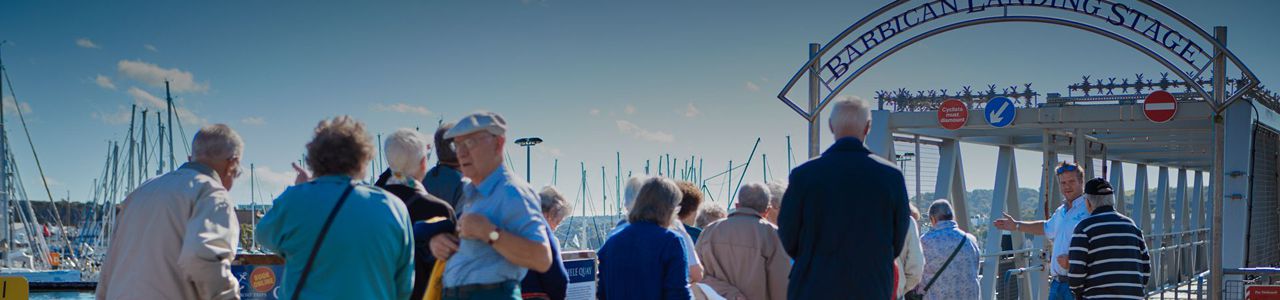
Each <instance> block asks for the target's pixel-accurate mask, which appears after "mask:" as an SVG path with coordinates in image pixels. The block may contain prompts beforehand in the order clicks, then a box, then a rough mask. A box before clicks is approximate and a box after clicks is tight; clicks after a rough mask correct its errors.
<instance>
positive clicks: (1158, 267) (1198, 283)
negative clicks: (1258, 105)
mask: <svg viewBox="0 0 1280 300" xmlns="http://www.w3.org/2000/svg"><path fill="white" fill-rule="evenodd" d="M1208 235H1209V229H1207V228H1202V229H1193V230H1185V231H1179V232H1170V233H1159V234H1150V235H1146V236H1145V238H1146V242H1147V246H1148V250H1147V251H1148V253H1149V254H1150V255H1151V279H1150V281H1149V283H1148V286H1147V297H1148V298H1149V299H1205V298H1207V296H1208V283H1209V282H1208V260H1207V259H1208V257H1209V256H1208V250H1209V249H1208V237H1209V236H1208ZM1044 252H1045V249H1041V248H1023V249H1015V250H1006V251H999V252H994V253H987V254H982V255H981V256H980V258H981V259H982V260H983V261H984V262H985V261H986V260H989V259H998V261H999V262H1001V264H997V266H1000V265H1006V264H1005V263H1007V262H1014V263H1015V264H1018V263H1020V264H1021V265H1024V267H1010V268H1008V269H1007V270H1003V271H1002V272H995V274H996V276H998V277H997V278H996V282H1017V284H1018V287H1017V290H1019V291H1027V290H1029V289H1030V288H1031V287H1030V286H1026V285H1025V283H1024V282H1022V281H1018V280H1017V279H1020V277H1021V276H1026V275H1027V274H1029V273H1030V272H1032V271H1039V272H1045V273H1041V274H1047V266H1048V265H1047V264H1048V263H1052V262H1049V261H1047V260H1046V258H1045V257H1044ZM1006 266H1007V265H1006ZM1002 269H1004V268H1002ZM1276 274H1280V273H1276ZM1273 275H1275V274H1273ZM1031 280H1047V278H1031ZM1043 287H1047V285H1043ZM996 290H997V291H1005V290H1009V289H1007V288H1001V287H997V288H996ZM1239 291H1240V294H1241V295H1243V285H1241V287H1240V288H1239ZM1039 292H1040V293H1047V292H1048V291H1047V290H1045V289H1041V290H1040V291H1039ZM1024 295H1025V293H1024ZM1017 298H1020V297H1019V296H1018V295H999V294H997V299H1017Z"/></svg>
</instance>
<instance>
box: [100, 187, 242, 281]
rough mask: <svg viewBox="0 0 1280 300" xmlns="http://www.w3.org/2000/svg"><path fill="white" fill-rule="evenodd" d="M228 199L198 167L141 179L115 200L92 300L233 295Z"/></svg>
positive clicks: (232, 221) (235, 230) (234, 232)
mask: <svg viewBox="0 0 1280 300" xmlns="http://www.w3.org/2000/svg"><path fill="white" fill-rule="evenodd" d="M239 240H240V222H239V221H238V220H236V215H235V204H234V203H233V202H232V201H231V196H230V195H228V194H227V190H226V189H225V188H223V186H222V181H221V180H220V179H219V178H218V176H217V174H216V173H215V172H214V171H213V170H212V169H210V168H209V167H206V166H204V165H201V164H198V163H186V164H184V165H182V167H181V168H179V169H177V170H174V171H173V172H169V173H167V174H164V175H161V176H160V177H156V178H154V179H151V180H149V181H147V182H146V183H143V184H142V186H139V187H138V188H137V189H135V190H134V191H133V192H132V193H130V194H129V196H128V197H127V198H126V199H125V200H124V202H123V203H121V211H120V212H119V214H118V218H117V221H116V224H115V228H114V230H112V231H111V236H110V241H111V244H110V246H109V248H108V249H107V258H106V260H105V261H104V262H103V265H102V272H101V273H100V277H99V280H98V290H97V299H239V298H240V293H239V283H238V281H237V280H236V278H235V277H234V276H232V275H231V260H232V259H233V258H234V257H235V253H236V245H237V243H239Z"/></svg>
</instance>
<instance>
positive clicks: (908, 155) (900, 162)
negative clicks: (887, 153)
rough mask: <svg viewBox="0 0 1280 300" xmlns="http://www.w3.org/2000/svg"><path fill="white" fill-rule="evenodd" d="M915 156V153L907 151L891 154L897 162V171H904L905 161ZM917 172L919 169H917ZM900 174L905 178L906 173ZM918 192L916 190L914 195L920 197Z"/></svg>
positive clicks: (905, 167)
mask: <svg viewBox="0 0 1280 300" xmlns="http://www.w3.org/2000/svg"><path fill="white" fill-rule="evenodd" d="M915 157H916V154H915V153H914V152H907V153H903V154H895V155H894V156H893V160H895V161H897V162H898V171H903V172H906V171H905V170H906V169H907V162H908V161H911V160H912V159H915ZM917 172H919V171H918V170H917ZM902 175H903V176H902V178H907V176H906V173H903V174H902ZM917 180H918V179H917ZM919 194H920V192H919V191H917V192H916V197H920V195H919Z"/></svg>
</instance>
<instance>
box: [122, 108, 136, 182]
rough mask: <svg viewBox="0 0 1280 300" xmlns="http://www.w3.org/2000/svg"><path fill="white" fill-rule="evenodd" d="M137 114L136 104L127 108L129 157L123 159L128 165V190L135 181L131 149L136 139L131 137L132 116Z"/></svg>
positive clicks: (134, 146) (134, 145)
mask: <svg viewBox="0 0 1280 300" xmlns="http://www.w3.org/2000/svg"><path fill="white" fill-rule="evenodd" d="M137 115H138V105H137V104H134V105H133V108H131V109H129V158H128V159H127V160H125V161H126V162H127V163H126V164H128V165H129V177H128V178H129V181H128V182H127V184H128V188H127V189H128V190H133V187H134V185H133V184H134V183H135V181H134V179H136V178H137V177H135V176H134V175H133V167H134V164H133V151H134V150H135V149H136V147H137V145H138V141H137V140H136V139H134V138H133V125H134V124H133V121H134V120H133V118H134V116H137Z"/></svg>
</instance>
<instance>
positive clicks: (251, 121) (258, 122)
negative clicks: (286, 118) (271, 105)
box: [240, 117, 267, 126]
mask: <svg viewBox="0 0 1280 300" xmlns="http://www.w3.org/2000/svg"><path fill="white" fill-rule="evenodd" d="M240 123H243V124H245V125H253V126H262V125H267V120H266V119H263V118H262V117H248V118H244V119H240Z"/></svg>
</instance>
